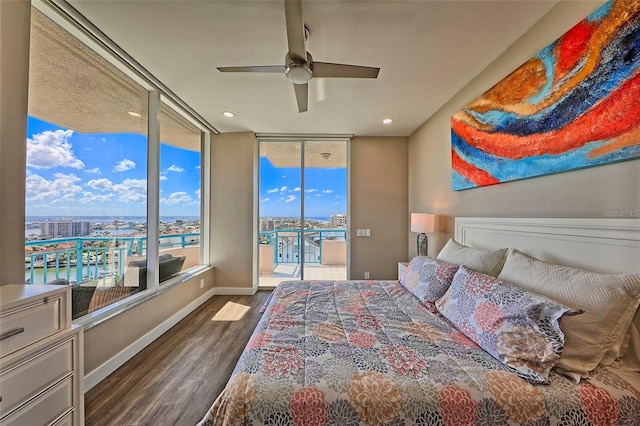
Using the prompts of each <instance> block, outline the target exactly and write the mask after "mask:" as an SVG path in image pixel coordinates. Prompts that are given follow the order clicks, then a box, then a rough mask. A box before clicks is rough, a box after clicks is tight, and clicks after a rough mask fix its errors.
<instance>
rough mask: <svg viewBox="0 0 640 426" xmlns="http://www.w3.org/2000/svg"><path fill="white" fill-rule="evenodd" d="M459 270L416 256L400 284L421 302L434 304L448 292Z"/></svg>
mask: <svg viewBox="0 0 640 426" xmlns="http://www.w3.org/2000/svg"><path fill="white" fill-rule="evenodd" d="M458 268H459V266H458V265H454V264H451V263H447V262H442V261H440V260H436V259H432V258H430V257H427V256H416V257H414V258H413V259H411V262H409V265H408V266H407V269H406V270H405V271H404V273H403V274H402V276H401V277H400V284H402V286H403V287H404V288H406V289H407V290H409V291H410V292H411V293H412V294H413V295H414V296H416V297H417V298H418V299H420V301H421V302H431V303H433V302H435V301H436V300H438V299H440V298H441V297H442V296H443V295H444V293H445V292H446V291H447V289H448V288H449V286H450V285H451V280H453V276H454V275H455V273H456V271H457V270H458Z"/></svg>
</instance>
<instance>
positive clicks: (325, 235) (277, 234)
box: [260, 229, 347, 266]
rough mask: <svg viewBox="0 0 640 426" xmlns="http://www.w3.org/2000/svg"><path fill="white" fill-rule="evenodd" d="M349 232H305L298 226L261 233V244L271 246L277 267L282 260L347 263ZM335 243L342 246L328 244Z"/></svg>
mask: <svg viewBox="0 0 640 426" xmlns="http://www.w3.org/2000/svg"><path fill="white" fill-rule="evenodd" d="M346 233H347V231H346V229H311V230H308V229H306V230H304V231H303V232H301V231H300V230H299V229H278V230H275V231H266V232H260V244H261V246H265V245H266V246H270V247H272V251H273V265H274V266H275V265H278V264H281V263H284V264H287V263H293V264H300V263H301V260H304V263H319V264H327V263H328V264H345V263H346ZM333 243H337V244H340V245H341V247H340V248H338V249H337V250H333V249H330V248H329V245H330V244H332V245H333ZM342 246H344V247H342ZM328 250H331V253H329V252H327V251H328ZM325 252H326V253H325ZM334 252H337V253H334ZM261 253H269V251H266V250H264V251H261ZM265 260H266V259H265Z"/></svg>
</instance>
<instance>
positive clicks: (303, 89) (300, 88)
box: [293, 83, 309, 112]
mask: <svg viewBox="0 0 640 426" xmlns="http://www.w3.org/2000/svg"><path fill="white" fill-rule="evenodd" d="M293 90H294V91H295V92H296V101H297V102H298V112H306V111H307V105H308V103H309V84H308V83H305V84H295V83H294V84H293Z"/></svg>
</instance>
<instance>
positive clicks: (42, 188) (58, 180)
mask: <svg viewBox="0 0 640 426" xmlns="http://www.w3.org/2000/svg"><path fill="white" fill-rule="evenodd" d="M80 180H81V179H80V178H79V177H78V176H76V175H74V174H73V173H71V174H64V173H56V174H55V175H54V179H53V180H47V179H45V178H43V177H42V176H40V175H36V174H29V175H28V176H27V177H26V181H25V192H26V199H27V201H36V200H44V199H47V198H52V197H55V198H56V199H55V200H54V201H52V203H54V204H55V203H59V202H62V201H72V200H73V199H74V197H75V195H76V194H78V193H79V192H82V187H80V186H78V185H76V182H78V181H80Z"/></svg>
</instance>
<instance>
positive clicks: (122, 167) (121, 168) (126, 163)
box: [113, 158, 136, 172]
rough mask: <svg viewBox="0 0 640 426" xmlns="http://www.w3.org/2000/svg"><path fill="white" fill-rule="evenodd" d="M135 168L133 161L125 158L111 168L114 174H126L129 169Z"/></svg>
mask: <svg viewBox="0 0 640 426" xmlns="http://www.w3.org/2000/svg"><path fill="white" fill-rule="evenodd" d="M135 168H136V163H134V162H133V161H131V160H129V159H127V158H125V159H124V160H122V161H120V162H119V163H118V164H116V166H115V167H114V168H113V171H114V172H126V171H127V170H131V169H135Z"/></svg>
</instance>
